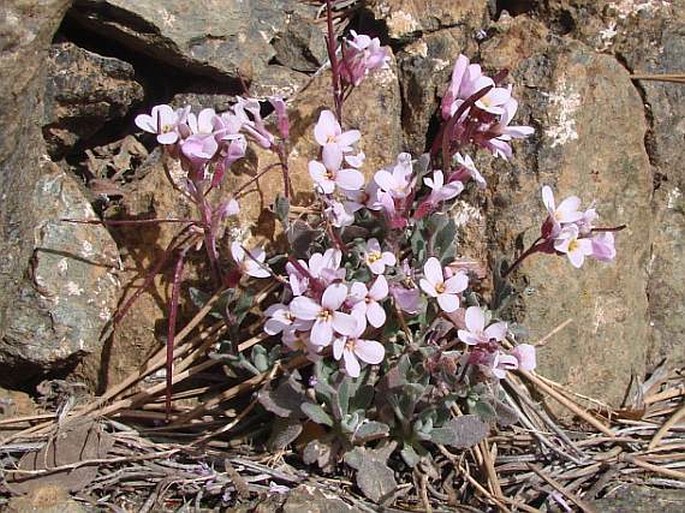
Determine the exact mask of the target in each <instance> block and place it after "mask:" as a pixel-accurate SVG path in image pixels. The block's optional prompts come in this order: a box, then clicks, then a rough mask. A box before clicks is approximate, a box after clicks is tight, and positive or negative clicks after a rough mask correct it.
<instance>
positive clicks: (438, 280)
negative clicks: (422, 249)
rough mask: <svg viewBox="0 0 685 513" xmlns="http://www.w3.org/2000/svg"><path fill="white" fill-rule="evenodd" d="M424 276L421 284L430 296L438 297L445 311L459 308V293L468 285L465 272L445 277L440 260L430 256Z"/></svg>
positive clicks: (425, 266)
mask: <svg viewBox="0 0 685 513" xmlns="http://www.w3.org/2000/svg"><path fill="white" fill-rule="evenodd" d="M423 274H424V276H425V277H424V278H421V280H420V282H419V285H420V286H421V289H423V291H424V292H425V293H426V294H428V295H429V296H430V297H434V298H437V300H438V305H440V308H441V309H442V310H443V311H445V312H448V313H449V312H454V311H455V310H456V309H457V308H459V294H460V293H461V292H463V291H464V290H466V287H468V282H469V279H468V277H467V276H466V274H465V273H463V272H458V273H456V274H455V275H454V276H451V277H450V278H447V279H445V274H444V270H443V268H442V266H441V265H440V261H439V260H438V259H437V258H435V257H430V258H429V259H428V260H427V261H426V263H425V264H424V266H423Z"/></svg>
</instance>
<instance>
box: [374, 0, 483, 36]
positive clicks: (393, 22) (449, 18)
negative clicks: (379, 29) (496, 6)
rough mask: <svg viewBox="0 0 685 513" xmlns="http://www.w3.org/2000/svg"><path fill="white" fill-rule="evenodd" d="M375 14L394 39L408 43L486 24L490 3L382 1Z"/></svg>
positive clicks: (470, 0)
mask: <svg viewBox="0 0 685 513" xmlns="http://www.w3.org/2000/svg"><path fill="white" fill-rule="evenodd" d="M372 9H373V13H374V15H375V16H376V18H378V19H383V20H384V21H385V23H386V24H387V27H388V35H389V36H390V37H391V38H392V39H396V40H407V39H411V38H412V37H415V36H416V35H418V34H421V33H425V32H434V31H436V30H439V29H444V28H448V27H455V26H459V27H462V29H464V30H465V31H471V30H473V29H474V27H478V26H479V25H480V24H482V23H485V21H486V16H487V14H488V6H487V2H483V1H482V0H466V1H460V2H454V1H453V0H428V1H426V0H380V1H378V2H374V4H373V5H372Z"/></svg>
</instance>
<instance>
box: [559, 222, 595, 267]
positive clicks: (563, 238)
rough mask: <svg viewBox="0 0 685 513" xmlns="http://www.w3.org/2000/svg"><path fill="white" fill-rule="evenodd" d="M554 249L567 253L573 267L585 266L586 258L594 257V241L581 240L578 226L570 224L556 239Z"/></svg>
mask: <svg viewBox="0 0 685 513" xmlns="http://www.w3.org/2000/svg"><path fill="white" fill-rule="evenodd" d="M554 249H556V250H557V251H558V252H559V253H565V254H566V256H567V257H568V259H569V261H570V262H571V264H572V265H573V267H576V268H580V267H582V266H583V262H584V261H585V257H586V256H589V255H592V241H591V240H590V239H582V238H579V233H578V226H576V225H575V224H569V225H566V226H564V227H563V228H562V229H561V231H560V232H559V234H558V235H557V236H556V238H555V239H554Z"/></svg>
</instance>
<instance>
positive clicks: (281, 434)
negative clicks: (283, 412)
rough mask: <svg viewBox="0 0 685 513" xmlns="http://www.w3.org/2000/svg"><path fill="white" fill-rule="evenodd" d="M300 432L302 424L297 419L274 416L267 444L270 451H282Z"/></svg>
mask: <svg viewBox="0 0 685 513" xmlns="http://www.w3.org/2000/svg"><path fill="white" fill-rule="evenodd" d="M300 433H302V424H301V422H300V421H299V420H298V419H292V418H289V419H284V418H280V417H276V419H274V421H273V424H272V428H271V436H270V437H269V440H268V442H267V446H268V447H269V449H270V450H271V451H282V450H283V449H285V448H286V447H288V445H290V444H291V443H292V442H294V441H295V440H296V439H297V437H298V436H300Z"/></svg>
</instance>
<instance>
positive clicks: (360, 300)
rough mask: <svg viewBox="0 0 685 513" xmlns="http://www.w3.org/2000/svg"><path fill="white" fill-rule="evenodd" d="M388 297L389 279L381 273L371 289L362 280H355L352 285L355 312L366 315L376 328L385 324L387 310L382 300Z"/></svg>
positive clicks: (351, 293)
mask: <svg viewBox="0 0 685 513" xmlns="http://www.w3.org/2000/svg"><path fill="white" fill-rule="evenodd" d="M387 297H388V281H387V280H386V279H385V276H383V275H380V276H378V277H377V278H376V281H374V282H373V285H371V288H370V289H367V288H366V285H365V284H363V283H361V282H354V283H353V284H352V286H351V287H350V299H351V300H352V301H353V302H354V306H353V307H352V313H353V314H359V316H361V317H362V318H363V317H366V319H367V320H368V321H369V324H371V326H373V327H374V328H380V327H381V326H383V324H385V319H386V316H385V310H383V307H382V306H381V305H380V302H381V301H383V300H384V299H385V298H387Z"/></svg>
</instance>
